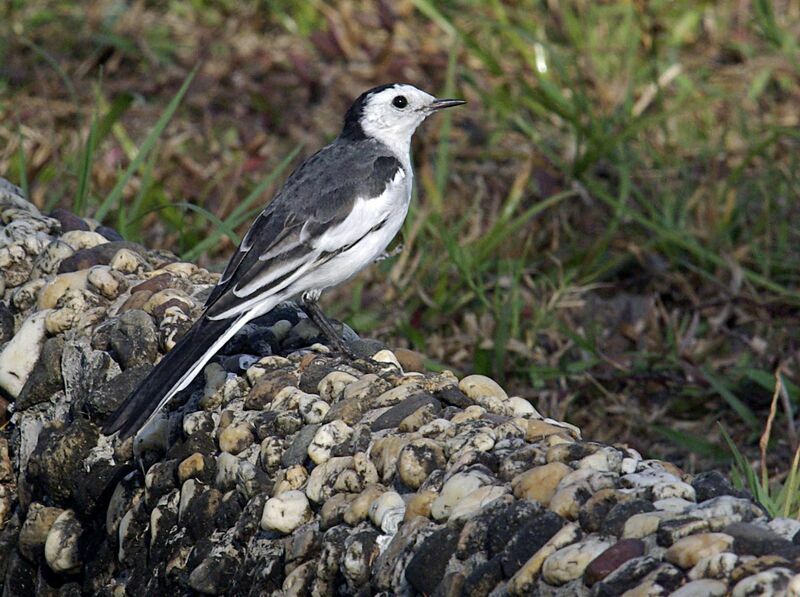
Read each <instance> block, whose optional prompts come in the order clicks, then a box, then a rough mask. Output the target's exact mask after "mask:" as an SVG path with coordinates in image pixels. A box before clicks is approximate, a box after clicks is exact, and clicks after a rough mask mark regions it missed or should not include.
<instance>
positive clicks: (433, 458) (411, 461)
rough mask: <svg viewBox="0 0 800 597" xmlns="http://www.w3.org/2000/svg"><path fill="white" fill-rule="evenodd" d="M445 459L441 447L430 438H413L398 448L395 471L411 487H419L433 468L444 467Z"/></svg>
mask: <svg viewBox="0 0 800 597" xmlns="http://www.w3.org/2000/svg"><path fill="white" fill-rule="evenodd" d="M446 464H447V460H446V458H445V455H444V450H443V449H442V447H441V446H440V445H439V444H438V443H436V442H435V441H433V440H431V439H426V438H421V439H415V440H412V441H410V442H409V443H407V444H406V445H405V446H403V448H402V449H401V450H400V453H399V456H398V458H397V472H398V475H399V477H400V480H401V481H402V482H403V483H405V484H406V485H407V486H408V487H410V488H411V489H419V487H420V486H421V485H422V484H423V483H424V482H425V480H426V479H427V478H428V476H429V475H430V474H431V473H432V472H433V471H435V470H440V469H444V467H445V465H446Z"/></svg>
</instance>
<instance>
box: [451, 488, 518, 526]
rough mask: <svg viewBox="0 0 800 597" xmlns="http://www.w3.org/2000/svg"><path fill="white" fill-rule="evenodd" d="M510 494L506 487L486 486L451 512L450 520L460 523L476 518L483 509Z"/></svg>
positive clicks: (456, 505) (467, 497) (471, 494)
mask: <svg viewBox="0 0 800 597" xmlns="http://www.w3.org/2000/svg"><path fill="white" fill-rule="evenodd" d="M506 494H508V489H507V488H506V487H499V486H497V485H485V486H483V487H479V488H478V489H476V490H475V491H472V492H470V493H468V494H467V495H465V496H464V497H463V498H461V499H460V500H458V502H456V504H455V506H453V508H452V509H451V510H450V516H449V517H448V520H450V521H452V522H454V523H455V522H459V521H463V520H466V519H467V518H470V517H472V516H475V515H476V514H478V513H479V512H480V511H482V510H483V509H485V508H487V507H488V506H490V505H491V504H493V503H494V502H495V501H496V500H499V499H501V498H502V497H504V496H505V495H506Z"/></svg>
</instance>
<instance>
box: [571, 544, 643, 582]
mask: <svg viewBox="0 0 800 597" xmlns="http://www.w3.org/2000/svg"><path fill="white" fill-rule="evenodd" d="M644 551H645V544H644V543H643V542H642V541H640V540H638V539H622V540H620V541H617V542H616V543H615V544H614V545H612V546H611V547H609V548H608V549H606V550H605V551H604V552H602V553H601V554H599V555H598V556H597V557H596V558H595V559H593V560H592V561H591V562H589V564H588V565H587V566H586V570H585V572H584V574H583V580H584V583H585V584H586V585H587V586H590V587H591V586H592V585H594V584H595V583H597V582H599V581H601V580H603V579H604V578H606V577H607V576H608V575H609V574H611V573H612V572H614V570H616V569H617V568H619V567H620V566H622V565H623V564H624V563H625V562H627V561H628V560H632V559H633V558H638V557H641V556H643V555H644Z"/></svg>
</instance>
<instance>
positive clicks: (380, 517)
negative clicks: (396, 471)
mask: <svg viewBox="0 0 800 597" xmlns="http://www.w3.org/2000/svg"><path fill="white" fill-rule="evenodd" d="M405 513H406V503H405V502H404V501H403V498H402V497H401V496H400V494H399V493H397V492H394V491H387V492H386V493H382V494H381V495H380V496H379V497H378V498H376V499H375V500H374V501H373V502H372V503H371V504H370V506H369V519H370V520H371V521H372V524H374V525H375V526H376V527H378V528H379V529H381V530H382V531H383V532H384V533H388V534H390V535H393V534H394V533H396V532H397V527H398V525H399V524H400V522H402V520H403V518H404V516H405Z"/></svg>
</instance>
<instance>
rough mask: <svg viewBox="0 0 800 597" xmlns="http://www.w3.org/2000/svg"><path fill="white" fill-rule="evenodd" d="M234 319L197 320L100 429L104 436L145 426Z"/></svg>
mask: <svg viewBox="0 0 800 597" xmlns="http://www.w3.org/2000/svg"><path fill="white" fill-rule="evenodd" d="M234 321H235V319H224V320H219V321H215V320H211V319H206V318H205V317H202V318H200V319H199V320H198V321H197V322H196V323H195V324H194V325H193V326H192V328H191V329H190V330H189V331H188V332H187V333H186V334H185V335H184V336H183V338H181V339H180V340H179V341H178V342H177V344H176V345H175V346H174V347H173V349H172V350H170V351H169V352H168V353H167V354H166V355H164V358H162V359H161V360H160V361H159V362H158V364H157V365H156V367H155V368H154V369H153V370H152V371H151V372H150V375H148V376H147V377H146V378H145V379H144V381H142V383H141V384H139V387H137V388H136V390H134V391H133V392H132V393H131V395H130V396H128V397H127V398H126V399H125V401H124V402H123V403H122V404H121V405H120V406H119V407H118V408H117V410H116V411H115V412H114V413H113V414H112V415H111V416H110V417H109V418H108V420H107V421H106V423H105V425H104V426H103V433H104V434H106V435H111V434H112V433H114V432H115V431H119V432H120V438H122V439H124V438H127V437H130V436H131V435H133V434H134V433H136V432H137V431H139V429H140V428H141V427H142V426H143V425H144V424H145V422H146V421H147V419H148V418H149V417H150V415H152V414H153V412H154V411H155V410H156V409H157V408H158V405H159V403H160V402H161V399H162V398H163V397H164V396H166V395H167V394H168V393H169V392H170V390H172V388H174V387H175V386H176V385H177V384H178V383H179V382H180V380H181V377H183V375H184V373H186V371H188V370H189V368H190V367H192V365H194V364H195V363H196V362H197V361H199V360H200V359H201V358H202V357H203V356H204V355H205V353H206V352H207V351H208V350H209V349H210V348H211V346H212V344H214V342H215V341H216V340H217V339H218V338H219V337H220V336H221V335H222V334H223V333H225V331H226V330H227V329H228V328H229V327H230V326H231V324H232V323H233V322H234Z"/></svg>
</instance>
